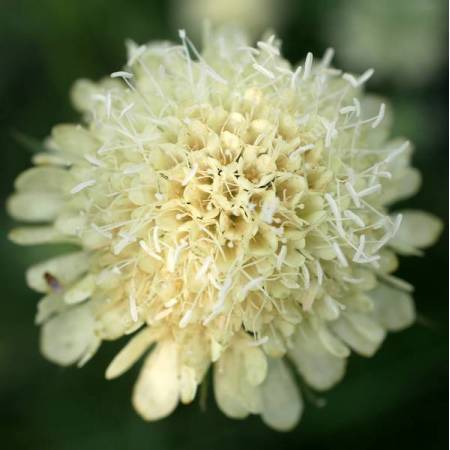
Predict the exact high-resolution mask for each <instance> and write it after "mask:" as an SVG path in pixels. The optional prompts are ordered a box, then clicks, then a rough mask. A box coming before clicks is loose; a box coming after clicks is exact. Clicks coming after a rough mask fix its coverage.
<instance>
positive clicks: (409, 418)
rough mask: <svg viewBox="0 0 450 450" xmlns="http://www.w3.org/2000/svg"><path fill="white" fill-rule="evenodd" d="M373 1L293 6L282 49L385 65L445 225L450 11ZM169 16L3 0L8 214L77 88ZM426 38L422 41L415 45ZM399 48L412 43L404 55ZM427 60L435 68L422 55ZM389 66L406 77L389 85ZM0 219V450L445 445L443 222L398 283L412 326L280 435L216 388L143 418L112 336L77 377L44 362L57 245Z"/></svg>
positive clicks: (102, 2) (428, 192)
mask: <svg viewBox="0 0 450 450" xmlns="http://www.w3.org/2000/svg"><path fill="white" fill-rule="evenodd" d="M243 1H245V0H243ZM372 3H374V4H375V5H377V7H376V8H375V10H374V9H373V6H372V7H371V8H366V7H365V6H364V5H363V4H367V1H366V2H361V0H359V1H358V2H357V4H358V7H359V10H358V14H359V16H358V14H356V13H355V14H354V15H350V14H349V13H348V11H352V10H354V8H356V6H355V5H356V3H355V1H353V2H352V1H344V0H337V1H327V0H309V1H307V0H300V1H294V0H292V1H288V0H287V1H286V11H287V14H286V18H285V20H284V22H281V25H280V26H279V30H278V31H279V33H280V35H281V37H282V39H283V41H284V53H285V55H286V56H287V57H288V58H289V59H290V60H291V61H292V62H295V61H297V60H299V59H301V58H303V57H304V55H305V54H306V52H307V51H309V50H311V51H313V52H314V53H315V54H319V55H320V54H321V53H322V52H323V51H324V50H325V48H326V47H328V46H329V45H332V46H334V47H335V48H336V50H337V56H336V65H337V66H338V67H343V68H345V69H346V70H352V69H354V70H357V71H358V70H360V69H359V65H360V63H361V60H360V58H358V56H356V59H353V60H352V58H351V57H349V54H351V53H352V52H349V51H348V50H349V49H351V50H353V49H354V50H355V52H353V53H355V54H356V55H358V54H360V53H358V51H359V52H361V50H362V51H363V53H364V54H365V59H364V62H365V61H372V56H373V63H369V64H370V65H371V66H373V67H375V69H377V68H378V67H377V64H378V65H379V66H380V67H379V68H380V71H381V74H382V75H383V76H380V77H375V78H374V79H373V80H371V82H370V83H369V89H370V90H372V91H373V92H377V93H380V94H382V95H386V96H387V97H389V98H390V99H391V101H392V104H393V106H394V109H395V112H396V122H395V132H396V134H399V135H404V136H408V137H409V138H410V139H411V140H412V141H413V142H415V144H416V153H415V157H414V163H415V165H416V166H417V167H419V168H420V170H421V171H422V173H423V176H424V183H423V189H422V190H421V192H420V193H419V195H417V196H416V197H415V198H414V199H411V200H409V201H408V202H405V203H404V204H402V205H400V206H402V207H403V206H408V207H418V208H422V209H426V210H427V211H430V212H433V213H435V214H437V215H438V216H440V217H441V218H442V219H443V220H444V221H445V222H446V223H447V205H448V197H447V195H448V173H447V167H448V146H447V131H448V129H447V124H448V109H447V107H448V105H447V98H448V88H447V86H448V84H447V83H448V69H447V64H448V60H447V55H448V48H447V42H448V41H447V18H448V12H447V2H446V1H445V0H422V1H420V0H419V1H414V2H410V1H404V0H391V1H389V2H387V1H383V2H372ZM171 8H172V9H171ZM173 8H177V6H176V5H175V6H173V2H171V3H168V2H165V1H150V0H127V1H125V0H122V1H120V0H0V54H1V56H2V59H1V63H0V149H1V152H0V158H1V161H0V167H1V171H2V176H1V178H0V188H1V200H2V205H4V203H5V199H6V197H7V195H8V194H9V193H10V192H11V190H12V183H13V180H14V177H15V176H16V175H17V174H18V173H19V172H21V171H22V170H24V169H25V168H27V167H28V166H29V164H30V157H31V152H30V151H29V149H28V147H32V146H33V140H32V139H36V140H41V139H43V138H44V137H45V136H46V135H47V133H48V132H49V130H50V128H51V126H52V125H53V124H55V123H58V122H68V121H76V120H77V119H78V118H77V116H76V114H75V113H74V111H73V110H72V109H71V106H70V103H69V100H68V92H69V88H70V86H71V84H72V83H73V81H74V80H76V79H77V78H79V77H88V78H94V79H95V78H99V77H101V76H103V75H105V74H108V73H110V72H112V71H115V70H118V69H119V68H120V67H121V65H122V63H123V62H124V60H125V50H124V45H123V43H124V40H125V38H128V37H129V38H132V39H134V40H136V41H137V42H141V43H142V42H145V41H149V40H153V39H176V38H177V33H176V28H175V26H174V25H173V23H174V21H173V20H172V19H171V17H172V13H173ZM365 8H366V9H365ZM423 8H425V10H426V11H425V10H424V9H423ZM430 8H431V13H430ZM346 11H347V12H346ZM374 11H375V12H374ZM424 11H425V12H424ZM433 11H434V13H433ZM371 16H373V21H378V22H373V23H374V26H372V27H371V30H370V32H371V33H373V36H372V35H371V36H368V35H367V33H368V32H369V31H368V30H366V29H365V28H364V27H363V28H362V29H360V31H359V32H358V31H352V33H353V35H352V33H350V35H349V33H347V35H349V36H347V38H345V36H344V37H343V36H342V33H340V32H339V30H340V31H342V30H343V29H345V30H347V29H350V30H357V28H358V26H359V25H361V24H363V23H364V20H363V19H365V20H366V21H367V20H369V23H371V22H370V21H371V19H370V17H371ZM358 17H359V18H358ZM361 18H362V19H361ZM346 20H347V23H346ZM355 21H356V22H355ZM384 25H386V28H383V26H384ZM360 28H361V27H360ZM358 33H360V35H358ZM377 33H378V35H377ZM417 33H422V36H423V37H424V39H417ZM344 34H345V33H344ZM369 38H370V39H369ZM425 38H426V39H425ZM345 39H347V41H346V40H345ZM382 40H383V44H381V42H382ZM371 42H372V43H371ZM430 42H431V44H430ZM398 43H401V44H402V45H401V46H398V47H397V48H398V49H399V53H398V54H397V55H396V53H395V51H396V50H395V48H394V47H395V46H396V45H397V44H398ZM358 45H360V46H361V45H362V46H363V47H362V49H361V48H356V47H355V46H358ZM372 45H374V46H376V45H378V46H380V45H384V46H385V49H386V52H389V61H394V62H395V63H396V64H394V66H393V67H392V64H391V67H390V68H389V67H382V65H383V62H386V61H387V58H383V57H381V58H380V56H379V51H378V50H375V48H372V47H371V46H372ZM421 45H423V46H426V45H428V46H429V47H428V48H419V46H421ZM364 46H365V47H364ZM353 47H355V48H353ZM340 48H343V51H342V52H341V55H342V56H343V57H342V59H341V57H340ZM356 50H358V51H356ZM377 52H378V53H377ZM408 52H409V53H408ZM430 52H434V53H433V54H430ZM420 55H426V56H427V57H428V59H427V60H426V61H422V60H421V59H420V57H419V56H420ZM430 55H431V56H432V58H429V57H430ZM344 56H345V57H344ZM410 58H413V59H414V61H415V64H412V65H411V64H410V63H411V61H410ZM430 61H431V62H430ZM406 63H408V64H406ZM406 65H407V67H413V69H409V72H408V74H412V72H411V70H417V71H422V72H421V73H422V75H423V74H425V75H426V76H421V77H418V79H414V77H406V75H405V77H402V76H399V73H398V72H397V69H398V70H399V71H400V72H401V70H402V69H403V68H405V66H406ZM389 70H391V71H394V72H395V76H394V75H393V76H389ZM423 71H426V73H424V72H423ZM406 78H408V80H406ZM411 78H412V79H413V81H412V82H411V81H410V79H411ZM403 79H405V82H403ZM24 136H27V138H26V139H25V138H24ZM24 141H26V142H24ZM36 142H37V141H36ZM0 220H1V230H2V233H1V238H0V248H1V253H0V255H1V266H0V267H1V270H0V283H1V284H0V285H1V286H2V299H1V314H0V439H1V440H0V442H1V444H0V445H1V448H3V449H7V450H10V449H14V450H15V449H18V450H19V449H20V450H22V449H27V450H28V449H30V450H72V449H77V450H78V449H84V450H90V449H96V450H97V449H109V450H116V449H117V450H134V449H152V450H159V449H170V450H172V449H195V450H201V449H212V448H214V449H234V450H239V449H253V448H259V449H266V448H270V449H296V448H299V449H300V448H301V449H308V450H314V449H340V448H345V449H346V450H350V449H358V450H363V449H375V448H376V449H378V448H380V447H382V448H409V449H413V448H426V449H441V448H442V449H443V448H447V424H448V412H447V411H448V410H447V407H448V320H447V318H448V296H447V283H448V278H447V274H448V265H447V248H448V241H447V237H446V235H447V227H446V229H445V232H444V235H443V236H442V238H441V239H440V241H439V243H438V244H437V245H436V246H434V247H433V248H432V249H430V250H429V251H427V255H426V258H425V259H422V258H410V259H402V266H401V269H400V272H399V275H400V276H402V277H404V278H405V279H407V280H409V281H411V282H412V283H414V285H415V286H416V294H415V298H416V301H417V308H418V311H419V314H420V317H419V320H418V323H417V325H415V326H414V327H412V328H411V329H409V330H407V331H405V332H403V333H400V334H396V335H391V336H390V337H389V339H388V340H387V341H386V343H385V344H384V345H383V347H382V349H381V351H380V352H379V353H378V354H377V355H376V356H375V357H374V358H371V359H363V358H360V357H356V356H352V357H351V359H350V363H349V370H348V374H347V376H346V378H345V380H344V382H342V383H341V384H340V385H339V386H337V387H336V388H335V389H333V390H332V391H331V392H328V393H326V394H325V395H320V397H317V396H316V394H313V393H309V394H308V393H307V394H306V395H305V397H306V402H307V406H306V411H305V414H304V417H303V420H302V422H301V424H300V426H299V427H298V428H297V429H296V430H295V431H293V432H291V433H287V434H280V433H277V432H274V431H272V430H270V429H268V428H266V427H265V426H264V425H263V424H262V423H261V421H260V420H259V418H257V417H253V418H250V419H248V420H245V421H231V420H228V419H227V418H225V417H224V416H223V415H222V414H221V413H220V412H219V411H218V410H217V408H216V406H215V405H214V401H213V398H212V395H209V400H208V404H207V411H206V412H204V411H202V410H201V408H200V406H199V403H198V402H195V403H194V404H193V405H191V406H189V407H184V406H181V407H179V408H178V410H177V411H176V413H175V414H173V415H172V416H171V417H169V418H168V419H165V420H163V421H160V422H157V423H145V422H144V421H142V420H141V419H140V418H139V417H138V416H137V415H136V414H135V413H134V411H133V410H132V407H131V404H130V393H131V388H132V385H133V383H134V380H135V378H136V376H137V373H138V368H134V370H132V371H130V372H128V373H127V374H126V375H124V376H123V377H121V378H120V379H118V380H116V381H109V382H107V381H105V380H104V379H103V374H104V370H105V367H106V366H107V364H108V362H109V361H110V360H111V358H112V356H113V355H114V354H115V352H116V351H117V350H118V348H120V346H121V344H122V343H121V342H115V343H106V344H105V345H104V346H103V347H102V349H101V351H100V352H99V353H98V354H97V355H96V357H95V358H94V359H93V360H92V361H91V362H90V363H89V364H88V365H87V366H86V367H85V368H83V369H82V370H78V369H76V368H65V369H63V368H59V367H57V366H54V365H52V364H50V363H49V362H47V361H46V360H44V359H43V358H42V357H41V356H40V354H39V350H38V329H37V328H36V327H35V326H34V314H35V308H36V302H37V300H38V295H37V294H36V293H33V292H31V291H30V290H29V289H28V288H27V287H26V285H25V282H24V275H23V273H24V270H25V269H26V267H27V266H28V265H29V264H30V263H32V262H35V261H38V260H40V259H42V258H43V255H44V254H49V252H50V251H51V250H49V249H47V248H39V247H38V248H19V247H15V246H14V245H12V244H11V243H9V242H8V241H7V239H6V234H7V232H8V230H9V229H10V228H11V226H12V223H11V221H10V220H9V219H8V218H7V217H6V215H5V212H4V208H3V207H2V208H1V212H0ZM210 394H211V393H210ZM318 399H325V400H326V406H324V407H319V406H317V404H318V403H321V402H320V401H318Z"/></svg>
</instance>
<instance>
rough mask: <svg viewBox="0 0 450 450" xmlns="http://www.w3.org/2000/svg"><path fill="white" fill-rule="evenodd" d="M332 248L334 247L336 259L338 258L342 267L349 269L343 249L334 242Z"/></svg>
mask: <svg viewBox="0 0 450 450" xmlns="http://www.w3.org/2000/svg"><path fill="white" fill-rule="evenodd" d="M332 247H333V250H334V253H336V257H337V259H338V261H339V262H340V263H341V265H342V266H343V267H348V262H347V259H346V258H345V256H344V253H343V252H342V250H341V247H339V245H338V243H337V242H333V244H332Z"/></svg>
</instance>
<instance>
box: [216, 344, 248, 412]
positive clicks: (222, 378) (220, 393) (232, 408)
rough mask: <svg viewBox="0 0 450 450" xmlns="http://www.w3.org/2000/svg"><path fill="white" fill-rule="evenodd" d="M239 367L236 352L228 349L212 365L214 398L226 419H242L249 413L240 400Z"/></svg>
mask: <svg viewBox="0 0 450 450" xmlns="http://www.w3.org/2000/svg"><path fill="white" fill-rule="evenodd" d="M240 368H241V365H240V361H239V357H238V356H237V354H236V352H234V351H233V350H230V349H228V350H227V351H225V352H224V353H223V354H222V356H221V357H220V359H219V361H217V362H216V363H215V364H214V396H215V398H216V402H217V405H218V406H219V408H220V409H221V410H222V411H223V413H224V414H225V415H227V416H228V417H232V418H234V419H243V418H244V417H247V416H248V413H249V411H248V410H247V409H246V408H245V407H244V405H243V404H242V399H241V398H240V378H241V370H240Z"/></svg>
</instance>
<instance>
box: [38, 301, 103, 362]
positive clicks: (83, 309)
mask: <svg viewBox="0 0 450 450" xmlns="http://www.w3.org/2000/svg"><path fill="white" fill-rule="evenodd" d="M94 325H95V320H94V316H93V313H92V311H91V309H90V308H89V307H88V306H86V305H81V306H78V307H74V308H71V309H69V310H67V311H65V312H62V313H61V314H58V315H56V316H55V317H53V318H51V319H50V320H49V321H47V322H46V323H44V325H43V326H42V332H41V341H40V345H41V351H42V353H43V354H44V356H45V357H46V358H48V359H49V360H50V361H53V362H55V363H57V364H60V365H62V366H67V365H70V364H74V363H75V362H77V361H78V360H79V359H80V358H82V357H83V355H84V354H85V353H86V351H87V350H88V349H89V348H90V346H91V345H92V344H93V343H94V342H97V341H98V338H97V337H96V336H95V333H94Z"/></svg>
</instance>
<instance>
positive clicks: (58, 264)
mask: <svg viewBox="0 0 450 450" xmlns="http://www.w3.org/2000/svg"><path fill="white" fill-rule="evenodd" d="M88 263H89V257H88V255H87V254H86V253H85V252H75V253H69V254H66V255H62V256H58V257H56V258H52V259H49V260H48V261H44V262H42V263H40V264H37V265H35V266H32V267H30V268H29V269H28V270H27V273H26V278H27V283H28V286H30V287H31V288H32V289H34V290H36V291H38V292H48V291H49V290H50V287H49V286H48V283H47V280H46V273H48V274H50V275H51V276H52V277H54V278H55V279H56V281H57V282H58V283H59V284H60V286H61V287H62V288H63V287H64V286H66V285H67V284H70V283H72V282H73V281H75V280H76V279H77V278H78V277H79V276H81V275H82V274H83V272H85V271H86V270H87V269H88Z"/></svg>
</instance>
